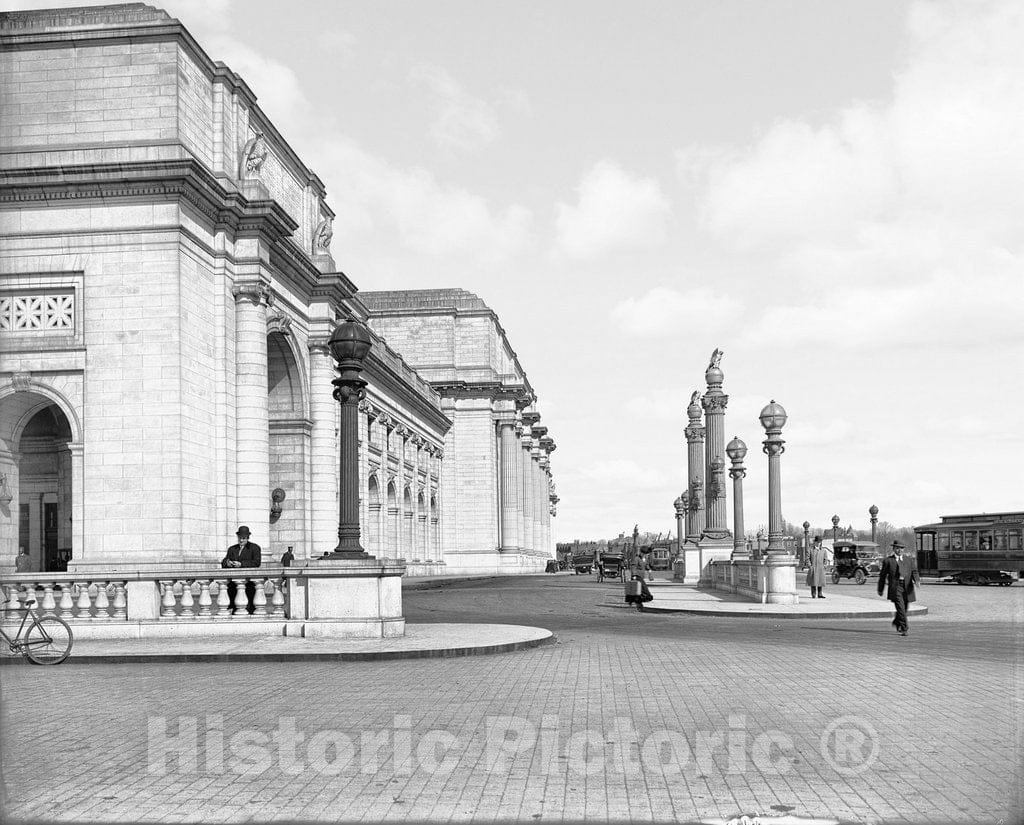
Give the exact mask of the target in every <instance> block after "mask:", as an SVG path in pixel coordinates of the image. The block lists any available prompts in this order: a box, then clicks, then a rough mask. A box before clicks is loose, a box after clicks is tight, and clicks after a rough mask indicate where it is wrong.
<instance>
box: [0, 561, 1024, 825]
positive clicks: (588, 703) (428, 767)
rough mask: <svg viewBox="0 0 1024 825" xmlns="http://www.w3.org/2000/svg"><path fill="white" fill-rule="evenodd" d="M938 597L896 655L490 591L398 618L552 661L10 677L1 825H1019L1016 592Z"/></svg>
mask: <svg viewBox="0 0 1024 825" xmlns="http://www.w3.org/2000/svg"><path fill="white" fill-rule="evenodd" d="M839 587H842V591H843V593H844V595H848V594H853V595H858V596H863V597H864V598H866V599H873V598H874V594H873V593H871V592H869V589H868V588H857V587H856V586H855V585H848V586H837V588H836V589H837V590H838V589H839ZM925 594H926V596H927V601H928V604H929V607H930V611H931V612H930V614H929V615H928V616H926V617H922V618H918V619H914V620H913V621H912V629H911V635H910V636H909V637H907V638H902V637H899V636H897V635H896V634H894V633H893V632H892V629H891V627H890V626H889V624H888V622H887V621H886V620H884V619H873V620H857V621H824V620H818V621H814V620H810V619H806V620H804V619H798V620H791V619H787V620H783V621H776V622H771V621H764V620H757V619H748V618H736V619H722V618H720V617H706V618H705V617H697V616H680V615H664V616H657V615H643V614H637V613H636V612H634V611H630V610H625V609H623V607H622V605H621V604H620V602H621V599H620V591H619V587H616V586H614V585H610V584H603V585H598V584H597V583H596V582H595V581H593V580H591V579H580V578H578V577H565V576H558V577H527V578H520V579H501V580H491V581H488V582H473V583H468V582H467V583H452V584H449V585H446V586H444V587H442V588H439V589H434V590H424V591H419V592H411V593H408V594H407V595H406V600H405V604H406V615H407V617H408V618H409V620H410V621H413V622H434V621H459V622H471V621H482V620H486V621H497V622H510V623H532V624H537V625H543V626H545V627H549V628H551V629H552V630H554V632H555V634H556V637H557V640H556V642H555V643H553V644H549V645H545V646H543V647H540V648H536V649H532V650H527V651H522V652H517V653H509V654H499V655H495V656H480V657H468V658H449V659H428V660H414V661H392V662H365V663H338V664H333V663H323V662H307V663H301V662H300V663H292V664H280V663H271V662H267V663H257V664H231V663H228V664H198V663H190V662H182V663H180V664H159V665H143V666H130V665H117V664H109V665H88V666H76V665H75V664H74V663H73V661H72V662H70V663H68V664H66V665H64V666H62V667H60V668H54V669H52V670H40V669H38V668H27V667H6V668H4V669H3V670H2V671H0V680H2V681H0V687H2V689H3V696H4V703H3V714H4V716H3V731H4V739H3V743H4V744H3V775H4V783H5V791H6V794H7V796H6V799H5V805H4V810H5V814H6V819H7V820H8V821H25V820H30V821H49V820H63V821H146V822H157V821H159V822H185V821H203V822H241V821H257V822H260V821H296V820H298V821H303V820H308V821H321V820H332V821H334V820H342V821H349V820H351V821H365V822H370V821H382V820H383V821H393V820H411V821H424V820H426V821H470V820H472V821H498V820H513V819H514V820H531V819H533V820H538V821H547V820H583V819H586V820H588V821H634V822H636V821H641V822H658V821H663V822H668V821H707V822H716V821H717V822H722V821H726V820H728V819H730V818H733V817H736V816H738V815H740V814H753V813H761V814H762V815H763V816H766V817H767V816H783V815H789V816H801V817H811V818H818V819H823V820H826V821H843V822H921V823H924V822H992V823H996V822H1003V823H1009V822H1014V821H1018V820H1019V814H1020V812H1021V810H1022V807H1021V799H1020V797H1019V788H1020V760H1021V753H1022V750H1021V749H1022V739H1021V735H1022V731H1021V726H1020V718H1019V707H1020V699H1021V678H1020V674H1021V672H1022V664H1024V663H1022V660H1021V652H1020V644H1019V641H1020V634H1021V628H1022V625H1024V589H1022V588H1021V587H1019V586H1014V587H1012V588H1008V589H1007V588H999V589H994V588H965V587H956V586H942V585H929V586H926V587H925ZM56 707H59V708H60V709H61V711H60V713H55V712H54V710H53V709H54V708H56ZM396 757H397V761H396ZM768 821H770V820H768Z"/></svg>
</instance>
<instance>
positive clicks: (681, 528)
mask: <svg viewBox="0 0 1024 825" xmlns="http://www.w3.org/2000/svg"><path fill="white" fill-rule="evenodd" d="M688 496H689V493H687V492H686V491H683V492H682V493H680V494H679V496H678V497H677V498H676V500H675V501H673V502H672V506H673V507H674V508H675V511H676V556H677V557H678V556H679V554H680V553H681V552H682V549H683V542H684V541H685V540H686V507H687V501H686V499H687V497H688Z"/></svg>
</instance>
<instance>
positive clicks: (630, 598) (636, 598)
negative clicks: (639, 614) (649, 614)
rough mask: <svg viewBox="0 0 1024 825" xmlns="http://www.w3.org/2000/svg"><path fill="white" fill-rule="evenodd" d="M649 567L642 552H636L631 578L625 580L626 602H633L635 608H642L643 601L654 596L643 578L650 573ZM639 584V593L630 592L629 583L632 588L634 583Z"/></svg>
mask: <svg viewBox="0 0 1024 825" xmlns="http://www.w3.org/2000/svg"><path fill="white" fill-rule="evenodd" d="M649 571H650V567H649V565H648V564H647V559H646V557H645V556H644V555H643V553H638V554H637V557H636V566H635V567H634V568H633V578H632V580H631V581H628V582H626V604H635V605H636V609H637V610H643V609H644V602H649V601H650V600H651V599H653V598H654V594H653V593H651V589H650V588H649V587H648V586H647V582H646V581H645V578H646V577H647V576H649V575H650V572H649ZM637 582H639V584H640V593H639V595H636V594H633V593H630V592H629V591H630V589H631V587H630V585H632V586H633V587H632V589H635V588H636V583H637Z"/></svg>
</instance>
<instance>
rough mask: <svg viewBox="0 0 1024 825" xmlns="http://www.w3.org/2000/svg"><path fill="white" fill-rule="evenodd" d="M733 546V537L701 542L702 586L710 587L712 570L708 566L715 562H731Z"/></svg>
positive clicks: (700, 574)
mask: <svg viewBox="0 0 1024 825" xmlns="http://www.w3.org/2000/svg"><path fill="white" fill-rule="evenodd" d="M732 551H733V544H732V537H730V536H726V537H724V538H711V537H705V538H703V539H701V542H700V569H699V580H700V584H702V585H709V584H710V583H711V579H710V568H709V567H708V565H709V564H710V563H711V562H713V561H729V560H730V558H731V557H732ZM687 579H689V570H687Z"/></svg>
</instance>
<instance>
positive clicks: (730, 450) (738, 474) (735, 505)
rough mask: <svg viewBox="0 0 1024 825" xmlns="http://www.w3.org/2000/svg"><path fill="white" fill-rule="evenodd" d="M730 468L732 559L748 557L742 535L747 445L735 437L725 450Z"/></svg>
mask: <svg viewBox="0 0 1024 825" xmlns="http://www.w3.org/2000/svg"><path fill="white" fill-rule="evenodd" d="M725 454H726V455H727V456H729V460H730V461H731V462H732V467H730V468H729V477H730V478H731V479H732V555H733V558H737V557H744V558H746V557H749V555H750V554H749V553H748V552H747V540H746V538H745V537H744V535H743V479H744V477H745V476H746V475H747V471H746V468H744V466H743V459H744V458H745V457H746V455H747V445H746V444H744V443H743V442H742V441H740V438H739V436H736V438H734V439H733V440H732V441H730V442H729V444H728V446H727V447H726V448H725Z"/></svg>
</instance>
